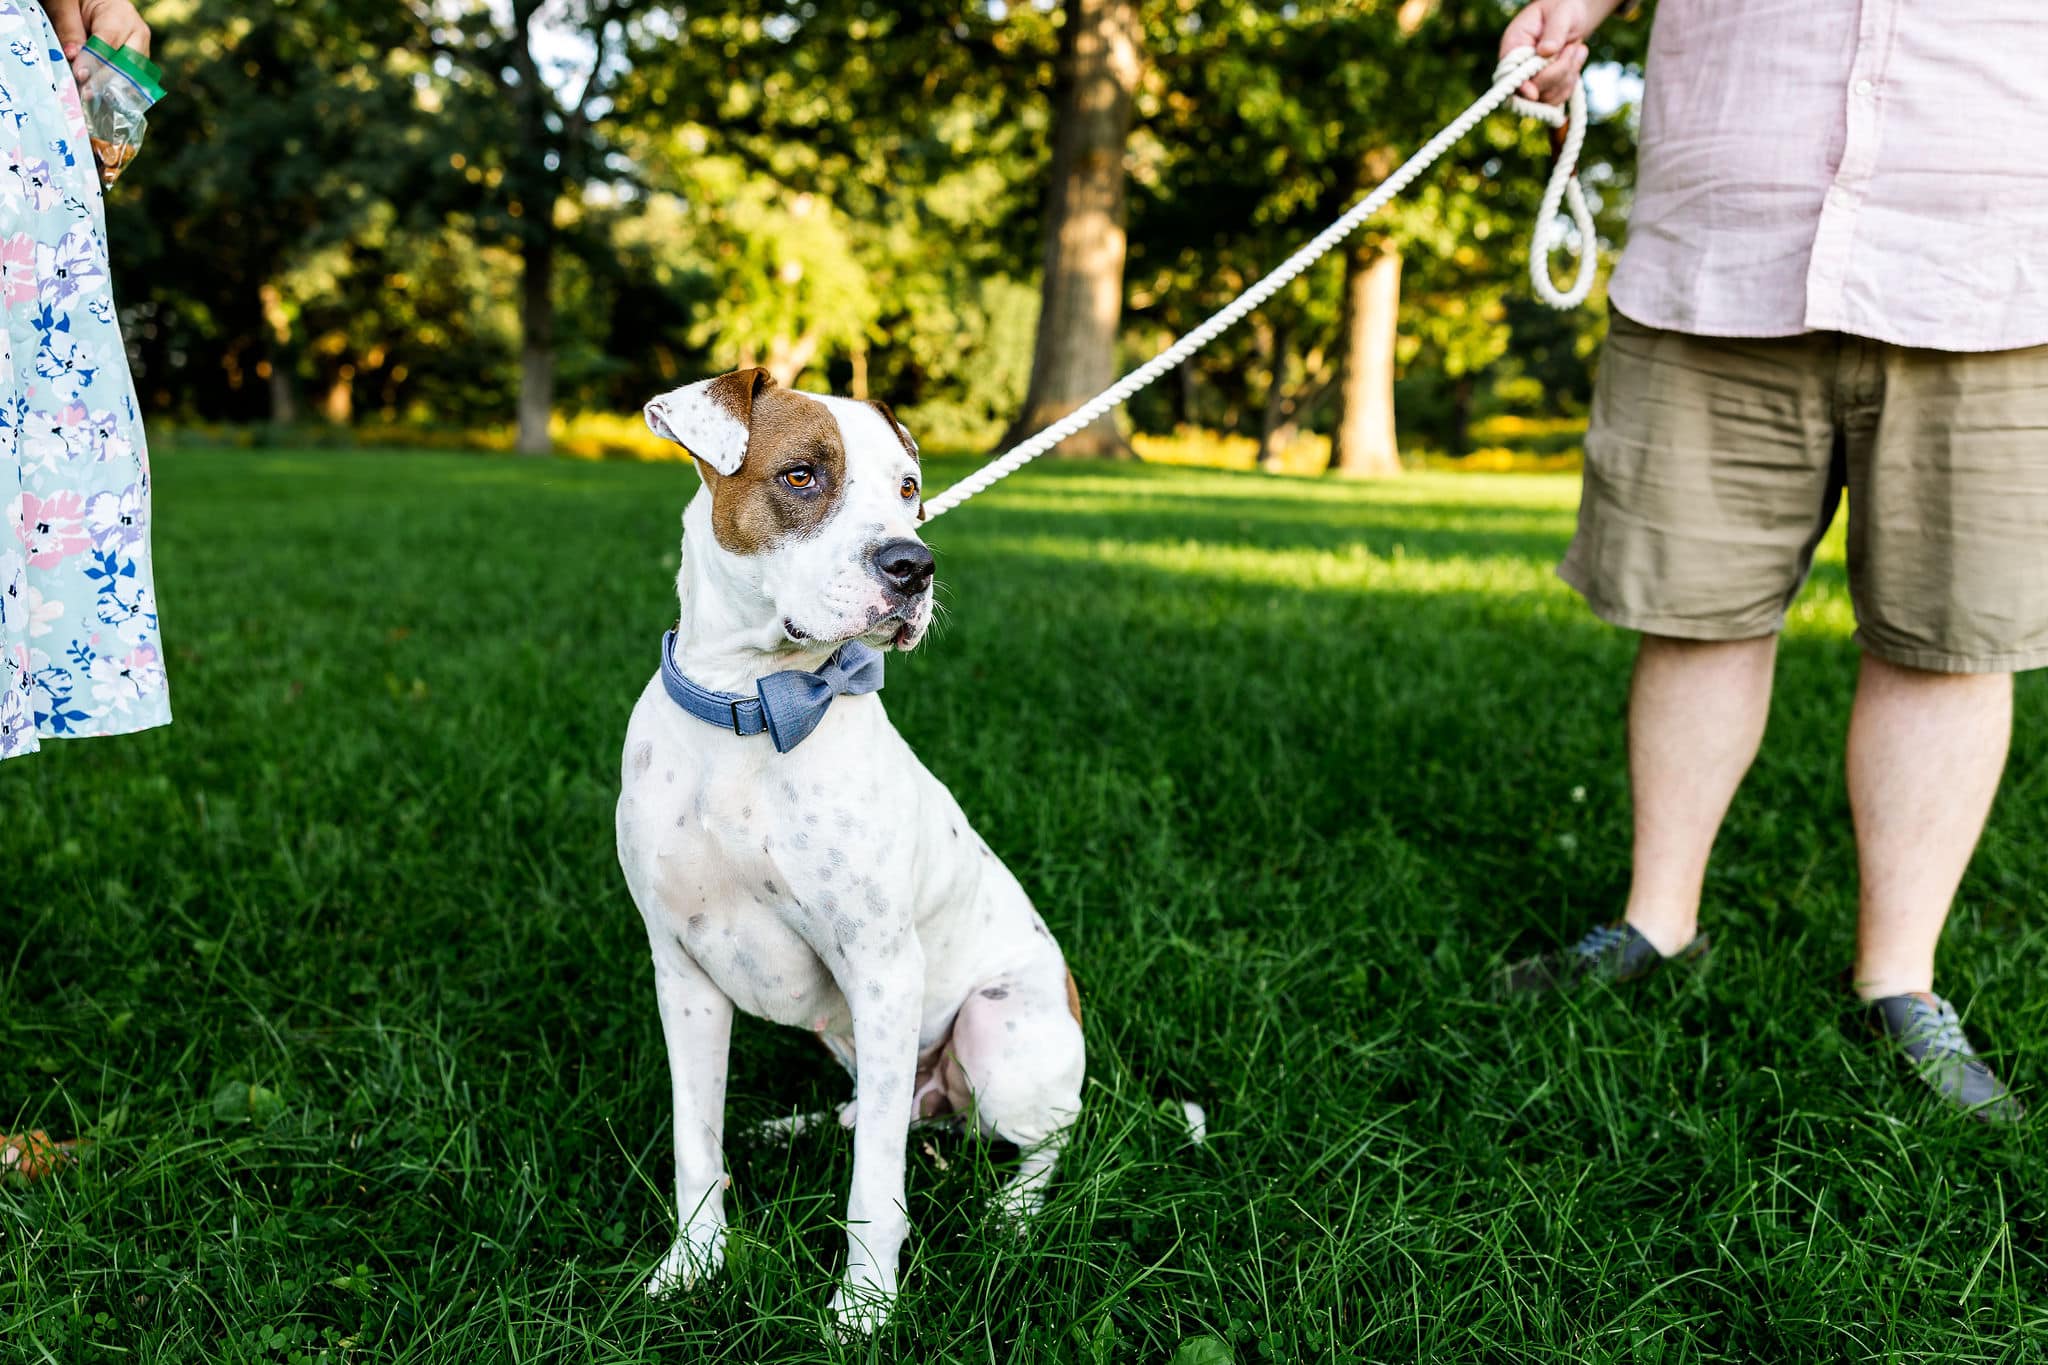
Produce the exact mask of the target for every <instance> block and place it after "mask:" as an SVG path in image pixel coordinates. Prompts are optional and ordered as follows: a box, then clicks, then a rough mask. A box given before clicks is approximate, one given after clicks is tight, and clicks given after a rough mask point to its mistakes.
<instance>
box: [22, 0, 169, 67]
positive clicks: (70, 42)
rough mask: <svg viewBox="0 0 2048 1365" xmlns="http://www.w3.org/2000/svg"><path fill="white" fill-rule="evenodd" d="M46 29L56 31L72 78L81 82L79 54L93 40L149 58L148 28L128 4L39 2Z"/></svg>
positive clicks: (110, 0) (121, 0)
mask: <svg viewBox="0 0 2048 1365" xmlns="http://www.w3.org/2000/svg"><path fill="white" fill-rule="evenodd" d="M42 3H43V13H45V14H47V15H49V16H50V27H51V28H53V29H55V30H57V45H58V46H59V47H61V48H63V49H64V56H65V57H66V58H67V59H69V61H70V62H71V71H72V74H73V75H75V76H77V77H78V78H79V79H81V80H83V79H84V78H85V71H84V70H83V69H82V68H81V67H80V65H79V55H78V54H79V53H81V52H83V51H85V40H86V39H87V38H97V39H99V40H100V41H101V42H103V43H105V44H106V45H107V46H108V47H111V48H117V49H118V48H123V47H132V48H134V49H135V50H136V51H137V52H140V53H141V54H142V55H143V56H145V57H147V56H148V55H149V25H148V24H145V23H143V22H142V16H141V15H140V14H138V13H136V12H135V6H134V5H133V4H131V3H130V0H42Z"/></svg>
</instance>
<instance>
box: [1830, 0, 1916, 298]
mask: <svg viewBox="0 0 2048 1365" xmlns="http://www.w3.org/2000/svg"><path fill="white" fill-rule="evenodd" d="M1903 3H1905V0H1863V10H1862V13H1861V15H1860V16H1859V17H1858V20H1857V24H1856V58H1855V61H1854V62H1853V63H1851V65H1850V67H1849V88H1848V90H1847V91H1846V92H1845V98H1846V99H1847V101H1848V114H1849V117H1848V132H1847V135H1846V136H1845V138H1844V139H1843V142H1842V159H1841V161H1840V162H1839V163H1838V164H1837V165H1836V167H1835V178H1834V179H1833V180H1832V181H1831V182H1830V183H1829V185H1828V191H1827V195H1826V197H1825V198H1823V199H1822V201H1821V210H1820V223H1819V226H1818V228H1817V229H1816V230H1815V232H1814V238H1813V255H1812V257H1811V258H1810V259H1809V260H1808V262H1807V267H1806V326H1807V329H1808V330H1810V331H1816V332H1839V331H1846V330H1850V329H1851V327H1852V321H1851V318H1850V316H1849V311H1850V310H1849V303H1848V298H1847V286H1848V280H1849V266H1850V262H1851V261H1852V260H1853V258H1854V255H1855V247H1856V227H1857V216H1858V214H1859V213H1860V212H1861V211H1862V208H1863V204H1864V201H1865V199H1866V198H1867V196H1868V194H1869V189H1870V177H1871V173H1872V172H1873V171H1874V170H1875V169H1876V167H1877V152H1878V142H1879V138H1880V136H1881V134H1882V131H1883V115H1884V82H1885V70H1886V68H1887V67H1888V66H1889V64H1890V58H1891V48H1892V33H1893V30H1894V28H1895V27H1896V25H1897V20H1898V10H1899V6H1900V5H1901V4H1903Z"/></svg>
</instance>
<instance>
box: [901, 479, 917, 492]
mask: <svg viewBox="0 0 2048 1365" xmlns="http://www.w3.org/2000/svg"><path fill="white" fill-rule="evenodd" d="M903 496H904V497H905V498H914V497H916V496H917V480H916V479H913V478H911V477H910V476H909V475H908V474H905V475H904V476H903Z"/></svg>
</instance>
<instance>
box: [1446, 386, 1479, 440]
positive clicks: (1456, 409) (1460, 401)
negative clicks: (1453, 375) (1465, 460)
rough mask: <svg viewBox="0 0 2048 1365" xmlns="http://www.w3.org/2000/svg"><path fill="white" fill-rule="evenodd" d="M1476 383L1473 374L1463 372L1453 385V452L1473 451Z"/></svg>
mask: <svg viewBox="0 0 2048 1365" xmlns="http://www.w3.org/2000/svg"><path fill="white" fill-rule="evenodd" d="M1475 387H1476V385H1475V384H1474V383H1473V380H1472V376H1471V375H1469V374H1461V375H1459V376H1458V378H1457V380H1456V381H1455V382H1454V383H1453V384H1452V385H1451V454H1453V455H1469V454H1471V453H1472V399H1473V396H1474V395H1473V390H1474V388H1475Z"/></svg>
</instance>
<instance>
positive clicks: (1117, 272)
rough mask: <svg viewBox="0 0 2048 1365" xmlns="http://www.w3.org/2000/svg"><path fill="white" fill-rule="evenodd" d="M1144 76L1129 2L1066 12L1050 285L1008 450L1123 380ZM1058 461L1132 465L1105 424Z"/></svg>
mask: <svg viewBox="0 0 2048 1365" xmlns="http://www.w3.org/2000/svg"><path fill="white" fill-rule="evenodd" d="M1142 65H1143V56H1142V53H1141V44H1140V32H1139V27H1138V15H1137V6H1136V4H1135V2H1134V0H1066V23H1065V24H1063V25H1062V26H1061V28H1060V69H1059V85H1058V93H1057V96H1056V101H1055V109H1054V112H1053V118H1054V127H1053V150H1052V169H1051V173H1050V179H1049V181H1048V183H1047V185H1046V193H1045V225H1044V232H1045V262H1044V272H1045V273H1044V279H1043V281H1042V283H1041V285H1040V288H1039V313H1038V339H1037V343H1036V345H1035V346H1034V347H1033V349H1032V354H1031V385H1030V388H1029V391H1028V392H1027V393H1026V395H1025V398H1024V409H1023V411H1022V412H1021V413H1020V414H1018V417H1017V420H1016V422H1015V423H1014V424H1012V425H1011V427H1010V430H1009V433H1008V434H1007V435H1005V436H1004V437H1003V444H1005V445H1009V444H1011V443H1012V442H1014V441H1018V440H1021V439H1023V438H1024V437H1026V436H1029V435H1031V434H1032V433H1033V432H1036V431H1039V430H1041V429H1042V428H1044V427H1046V426H1048V425H1050V424H1051V423H1053V422H1055V421H1058V420H1059V419H1060V418H1062V417H1064V416H1066V415H1067V414H1068V413H1070V412H1072V411H1073V410H1074V409H1075V408H1077V407H1079V406H1080V405H1081V404H1082V403H1084V402H1086V401H1087V400H1088V399H1089V398H1092V397H1094V396H1095V395H1096V394H1097V393H1099V392H1101V391H1102V390H1103V389H1106V388H1108V387H1109V386H1110V384H1111V383H1113V382H1114V381H1115V379H1116V336H1117V325H1118V323H1119V321H1120V320H1121V319H1122V316H1123V292H1124V147H1125V144H1126V142H1127V141H1128V140H1129V138H1130V134H1131V96H1132V93H1133V92H1134V91H1135V90H1136V89H1137V86H1138V76H1139V73H1140V70H1141V68H1142ZM1059 453H1060V454H1062V455H1097V456H1101V455H1128V454H1129V453H1130V448H1129V447H1128V446H1127V445H1126V444H1125V442H1124V439H1123V437H1122V436H1120V435H1119V434H1118V433H1117V428H1116V422H1115V420H1114V419H1113V418H1111V417H1104V418H1102V419H1101V420H1100V421H1098V422H1096V423H1094V424H1093V425H1092V426H1090V427H1088V428H1087V429H1086V430H1085V431H1082V432H1079V433H1077V434H1076V435H1074V436H1070V437H1068V438H1067V440H1066V441H1064V442H1063V443H1061V445H1060V447H1059Z"/></svg>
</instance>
